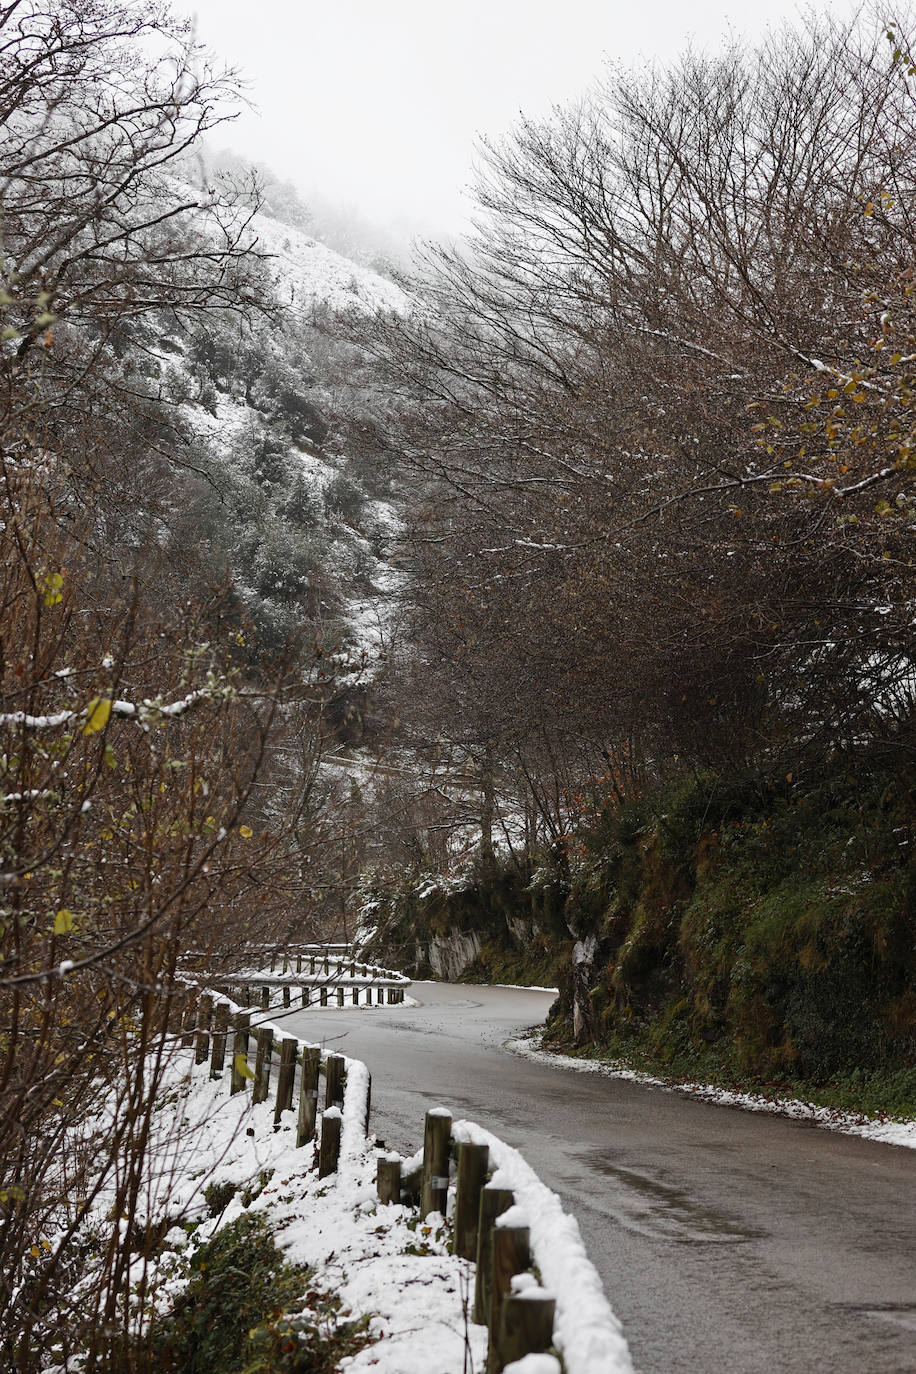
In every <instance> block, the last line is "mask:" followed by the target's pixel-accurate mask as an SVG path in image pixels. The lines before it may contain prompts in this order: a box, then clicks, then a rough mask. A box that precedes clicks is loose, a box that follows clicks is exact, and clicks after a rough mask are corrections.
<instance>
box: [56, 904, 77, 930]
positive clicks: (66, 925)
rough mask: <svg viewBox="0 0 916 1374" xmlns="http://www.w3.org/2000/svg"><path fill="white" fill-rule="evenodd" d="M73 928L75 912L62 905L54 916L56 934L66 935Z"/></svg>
mask: <svg viewBox="0 0 916 1374" xmlns="http://www.w3.org/2000/svg"><path fill="white" fill-rule="evenodd" d="M72 929H73V912H72V911H68V910H67V908H66V907H61V909H60V911H59V912H58V913H57V915H56V916H55V917H54V934H55V935H66V934H67V933H68V931H71V930H72Z"/></svg>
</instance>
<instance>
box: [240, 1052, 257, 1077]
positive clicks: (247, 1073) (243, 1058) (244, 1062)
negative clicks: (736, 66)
mask: <svg viewBox="0 0 916 1374" xmlns="http://www.w3.org/2000/svg"><path fill="white" fill-rule="evenodd" d="M235 1071H236V1073H237V1074H238V1075H239V1077H240V1078H254V1074H253V1073H252V1071H251V1069H249V1067H248V1057H247V1055H244V1054H237V1055H236V1056H235Z"/></svg>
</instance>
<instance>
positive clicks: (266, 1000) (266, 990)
mask: <svg viewBox="0 0 916 1374" xmlns="http://www.w3.org/2000/svg"><path fill="white" fill-rule="evenodd" d="M261 1006H262V1007H265V1008H266V1007H269V1006H270V986H269V984H268V983H265V984H264V986H263V987H262V988H261Z"/></svg>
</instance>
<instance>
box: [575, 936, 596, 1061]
mask: <svg viewBox="0 0 916 1374" xmlns="http://www.w3.org/2000/svg"><path fill="white" fill-rule="evenodd" d="M597 944H598V941H597V938H596V937H595V936H594V935H587V936H586V937H585V939H584V940H577V941H576V943H575V944H574V945H573V951H572V975H573V1036H574V1037H575V1041H576V1044H577V1045H583V1044H585V1042H586V1041H588V1040H590V1039H591V1038H592V1023H591V1022H592V1018H591V1002H590V1001H589V995H588V994H589V986H590V983H591V974H592V964H593V963H594V960H595V949H596V947H597Z"/></svg>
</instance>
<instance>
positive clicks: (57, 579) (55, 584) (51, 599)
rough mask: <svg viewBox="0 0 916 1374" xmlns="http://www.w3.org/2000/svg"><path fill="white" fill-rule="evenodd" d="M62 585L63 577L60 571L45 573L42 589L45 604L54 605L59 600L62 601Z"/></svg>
mask: <svg viewBox="0 0 916 1374" xmlns="http://www.w3.org/2000/svg"><path fill="white" fill-rule="evenodd" d="M63 585H64V578H63V574H62V573H59V572H57V573H45V579H44V583H43V584H42V590H43V593H44V603H45V605H46V606H56V605H57V604H58V602H59V601H63V599H64V594H63V592H62V591H61V587H62V586H63Z"/></svg>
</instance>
